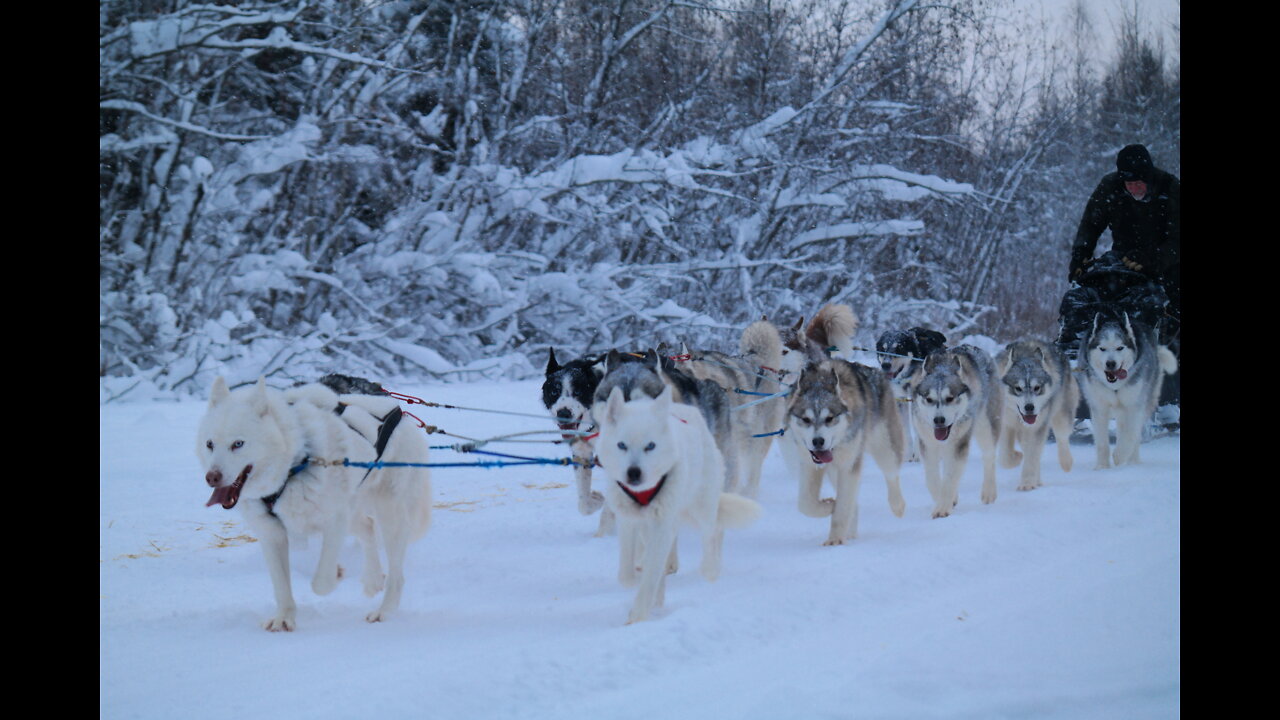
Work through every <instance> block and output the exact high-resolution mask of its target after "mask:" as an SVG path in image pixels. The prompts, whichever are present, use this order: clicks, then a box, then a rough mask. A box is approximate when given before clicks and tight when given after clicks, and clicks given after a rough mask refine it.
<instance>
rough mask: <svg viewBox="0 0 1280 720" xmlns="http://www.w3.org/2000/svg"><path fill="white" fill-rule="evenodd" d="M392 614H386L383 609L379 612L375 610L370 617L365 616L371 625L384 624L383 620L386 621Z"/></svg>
mask: <svg viewBox="0 0 1280 720" xmlns="http://www.w3.org/2000/svg"><path fill="white" fill-rule="evenodd" d="M390 614H391V613H384V612H382V610H381V609H378V610H374V611H373V612H371V613H369V614H368V615H365V616H364V619H365V622H371V623H376V622H382V621H383V620H386V619H387V616H388V615H390Z"/></svg>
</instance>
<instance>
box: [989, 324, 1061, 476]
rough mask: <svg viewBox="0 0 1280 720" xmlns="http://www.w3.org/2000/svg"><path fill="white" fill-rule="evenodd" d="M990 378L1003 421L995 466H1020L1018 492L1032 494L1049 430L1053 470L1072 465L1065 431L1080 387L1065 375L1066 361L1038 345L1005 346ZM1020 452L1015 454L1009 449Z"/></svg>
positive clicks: (1024, 342)
mask: <svg viewBox="0 0 1280 720" xmlns="http://www.w3.org/2000/svg"><path fill="white" fill-rule="evenodd" d="M996 372H997V373H998V374H999V375H1000V382H1001V384H1002V385H1003V386H1004V417H1003V418H1002V419H1001V425H1000V464H1001V465H1002V466H1003V467H1006V468H1012V467H1017V466H1018V463H1022V479H1021V481H1020V482H1019V483H1018V489H1019V490H1034V489H1036V488H1038V487H1040V486H1041V485H1042V484H1043V483H1041V482H1040V456H1041V454H1043V453H1044V446H1045V443H1047V442H1048V441H1049V429H1050V428H1053V437H1054V441H1055V442H1056V443H1057V445H1058V464H1059V465H1061V466H1062V469H1063V470H1064V471H1068V472H1069V471H1070V470H1071V465H1072V459H1071V444H1070V443H1069V442H1068V441H1067V440H1068V438H1070V437H1071V428H1072V425H1073V424H1074V422H1075V416H1076V406H1078V405H1079V404H1080V386H1079V385H1078V384H1077V383H1076V379H1075V376H1073V375H1072V373H1071V365H1070V363H1069V362H1067V356H1066V355H1065V354H1063V352H1062V351H1061V350H1059V349H1058V347H1057V346H1056V345H1051V344H1049V343H1047V342H1044V341H1042V340H1021V341H1019V342H1015V343H1010V344H1009V346H1008V347H1006V348H1005V349H1004V352H1002V353H1000V356H999V357H998V358H997V359H996ZM1015 444H1017V445H1018V446H1019V447H1021V448H1022V451H1021V452H1019V451H1018V450H1016V449H1015V448H1014V445H1015Z"/></svg>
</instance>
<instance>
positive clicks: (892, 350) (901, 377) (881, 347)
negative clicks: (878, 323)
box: [876, 327, 947, 462]
mask: <svg viewBox="0 0 1280 720" xmlns="http://www.w3.org/2000/svg"><path fill="white" fill-rule="evenodd" d="M946 347H947V337H946V336H945V335H943V334H942V333H940V332H938V331H937V330H930V329H928V328H922V327H913V328H911V329H910V330H886V331H885V332H883V333H881V334H880V337H879V338H877V339H876V360H877V361H879V363H880V369H881V370H883V371H884V373H885V375H888V376H889V384H890V386H891V387H892V388H893V397H894V398H896V399H897V401H898V402H899V403H909V402H911V397H912V395H913V394H914V392H913V390H914V388H915V383H916V381H917V380H919V379H920V378H921V376H923V375H924V359H925V358H927V357H929V355H931V354H933V353H935V352H937V351H939V350H943V349H945V348H946ZM899 415H900V416H901V417H902V428H903V432H904V433H905V435H906V438H907V462H919V461H920V440H919V438H917V437H916V433H915V428H914V426H913V425H912V424H911V413H910V412H909V411H903V412H900V413H899Z"/></svg>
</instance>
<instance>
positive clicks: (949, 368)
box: [911, 345, 1002, 518]
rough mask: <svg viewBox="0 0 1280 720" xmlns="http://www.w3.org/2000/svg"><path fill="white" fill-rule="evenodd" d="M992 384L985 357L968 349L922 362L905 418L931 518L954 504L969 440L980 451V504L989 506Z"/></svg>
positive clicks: (992, 495) (994, 419)
mask: <svg viewBox="0 0 1280 720" xmlns="http://www.w3.org/2000/svg"><path fill="white" fill-rule="evenodd" d="M996 383H997V379H996V366H995V363H994V362H992V360H991V356H990V355H987V354H986V353H985V352H983V351H982V350H980V349H979V348H976V347H974V346H972V345H959V346H957V347H955V348H952V349H951V350H942V351H939V352H935V353H933V354H932V355H930V356H929V358H928V359H927V360H925V362H924V377H923V378H921V380H920V381H919V382H918V383H916V390H915V393H916V397H915V400H914V401H913V402H912V413H911V420H912V422H914V423H915V426H916V433H917V434H918V435H919V436H920V453H921V454H922V455H923V456H924V477H925V483H926V484H927V485H928V486H929V494H930V495H932V496H933V517H935V518H941V517H947V516H948V515H950V514H951V508H953V507H955V505H956V503H957V502H958V498H959V491H960V476H961V475H963V474H964V466H965V463H966V462H967V461H968V459H969V440H970V438H973V439H975V440H977V441H978V447H980V448H982V502H984V503H992V502H995V499H996V442H997V441H998V440H999V439H1000V416H1001V404H1002V403H1001V400H1000V397H999V396H998V395H997V394H996V393H998V392H999V389H998V388H997V387H996ZM939 466H941V472H939Z"/></svg>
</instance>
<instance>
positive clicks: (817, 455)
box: [809, 450, 835, 465]
mask: <svg viewBox="0 0 1280 720" xmlns="http://www.w3.org/2000/svg"><path fill="white" fill-rule="evenodd" d="M809 455H810V456H811V457H812V458H813V461H814V462H816V463H818V464H819V465H825V464H827V463H829V462H831V461H832V460H834V459H835V458H834V457H833V456H832V454H831V451H830V450H810V451H809Z"/></svg>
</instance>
